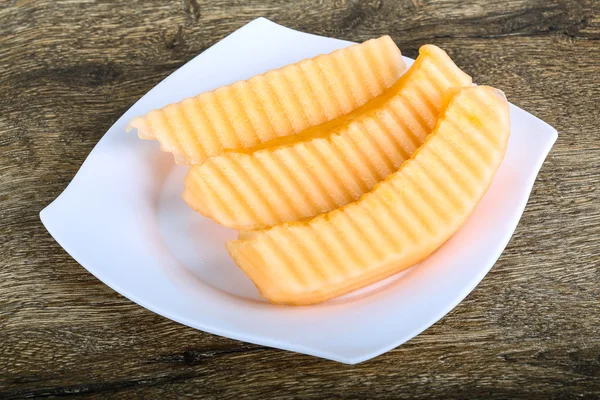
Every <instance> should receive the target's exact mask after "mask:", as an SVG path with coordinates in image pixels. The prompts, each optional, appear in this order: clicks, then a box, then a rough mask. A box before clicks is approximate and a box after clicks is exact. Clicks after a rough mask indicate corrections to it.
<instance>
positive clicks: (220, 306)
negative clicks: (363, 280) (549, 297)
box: [40, 18, 557, 364]
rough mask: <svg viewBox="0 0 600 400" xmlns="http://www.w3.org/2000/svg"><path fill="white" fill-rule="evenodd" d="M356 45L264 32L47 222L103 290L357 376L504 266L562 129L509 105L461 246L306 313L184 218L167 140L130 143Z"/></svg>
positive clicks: (114, 139)
mask: <svg viewBox="0 0 600 400" xmlns="http://www.w3.org/2000/svg"><path fill="white" fill-rule="evenodd" d="M350 44H351V43H350V42H346V41H342V40H337V39H330V38H324V37H319V36H315V35H310V34H306V33H301V32H296V31H293V30H291V29H288V28H285V27H282V26H279V25H277V24H275V23H273V22H270V21H268V20H266V19H264V18H259V19H257V20H254V21H252V22H251V23H249V24H248V25H246V26H244V27H242V28H241V29H239V30H237V31H236V32H234V33H232V34H231V35H230V36H228V37H226V38H225V39H223V40H222V41H220V42H219V43H217V44H216V45H214V46H213V47H211V48H209V49H208V50H206V51H205V52H204V53H202V54H200V55H198V56H197V57H195V58H194V59H193V60H191V61H190V62H188V63H187V64H185V65H184V66H183V67H181V68H180V69H179V70H177V71H175V72H174V73H173V74H172V75H170V76H169V77H168V78H166V79H165V80H164V81H162V82H161V83H160V84H158V85H157V86H156V87H155V88H153V89H152V90H151V91H150V92H148V93H147V94H146V95H145V96H144V97H142V98H141V99H140V100H139V101H138V102H137V103H135V105H134V106H133V107H131V108H130V109H129V110H128V111H127V112H126V113H125V114H124V115H123V116H122V117H121V118H120V119H119V120H118V121H117V122H116V123H115V124H114V125H113V126H112V127H111V128H110V129H109V130H108V132H106V134H105V135H104V137H103V138H102V140H100V142H99V143H98V144H97V145H96V147H95V148H94V150H93V151H92V153H91V154H90V155H89V157H88V158H87V159H86V161H85V162H84V164H83V166H82V167H81V169H80V170H79V172H78V173H77V175H76V176H75V178H74V179H73V181H72V182H71V183H70V184H69V186H68V187H67V189H66V190H65V191H64V192H63V193H62V194H61V195H60V196H59V197H58V198H57V199H56V200H55V201H54V202H52V204H50V205H49V206H48V207H46V208H45V209H44V210H43V211H42V212H41V213H40V217H41V219H42V222H43V223H44V225H45V226H46V228H47V229H48V231H49V232H50V234H52V236H53V237H54V238H55V239H56V241H57V242H58V243H59V244H60V245H61V246H62V247H63V248H64V249H65V250H66V251H67V252H68V253H69V254H70V255H71V256H72V257H73V258H74V259H75V260H77V262H79V263H80V264H81V265H82V266H83V267H84V268H86V269H87V270H88V271H89V272H91V273H92V274H94V275H95V276H96V277H97V278H98V279H100V280H101V281H102V282H104V283H105V284H107V285H108V286H110V287H111V288H113V289H114V290H116V291H117V292H119V293H121V294H122V295H123V296H125V297H127V298H129V299H131V300H132V301H134V302H136V303H138V304H140V305H141V306H143V307H146V308H147V309H149V310H152V311H154V312H156V313H158V314H160V315H163V316H165V317H167V318H170V319H172V320H174V321H177V322H180V323H182V324H185V325H189V326H191V327H194V328H197V329H201V330H203V331H206V332H210V333H214V334H217V335H222V336H226V337H229V338H233V339H238V340H243V341H247V342H251V343H257V344H261V345H265V346H271V347H277V348H281V349H286V350H291V351H296V352H300V353H306V354H311V355H315V356H318V357H323V358H328V359H331V360H337V361H340V362H344V363H349V364H354V363H358V362H361V361H364V360H367V359H370V358H372V357H375V356H377V355H379V354H381V353H383V352H385V351H387V350H390V349H392V348H394V347H396V346H398V345H400V344H402V343H404V342H405V341H407V340H409V339H410V338H412V337H414V336H415V335H417V334H419V333H420V332H422V331H423V330H425V329H426V328H428V327H429V326H431V325H432V324H433V323H435V322H436V321H437V320H439V319H440V318H441V317H443V316H444V315H445V314H446V313H448V312H449V311H450V310H451V309H452V308H453V307H455V306H456V305H457V304H458V303H459V302H460V301H461V300H462V299H463V298H464V297H465V296H466V295H467V294H469V292H471V290H473V288H474V287H475V286H476V285H477V284H478V283H479V282H480V281H481V279H483V277H484V276H485V274H486V273H487V272H488V271H489V270H490V268H491V267H492V265H494V263H495V262H496V260H497V259H498V257H499V256H500V254H501V252H502V250H503V249H504V247H505V246H506V244H507V243H508V241H509V239H510V237H511V235H512V233H513V232H514V230H515V227H516V226H517V223H518V221H519V218H520V217H521V214H522V213H523V209H524V207H525V204H526V202H527V198H528V197H529V193H530V191H531V188H532V185H533V182H534V180H535V177H536V175H537V173H538V170H539V168H540V166H541V165H542V162H543V161H544V158H545V157H546V155H547V154H548V152H549V151H550V148H551V147H552V145H553V143H554V141H555V140H556V138H557V134H556V131H555V130H554V129H553V128H552V127H551V126H549V125H548V124H546V123H544V122H543V121H541V120H539V119H537V118H536V117H534V116H532V115H531V114H528V113H527V112H525V111H523V110H521V109H519V108H517V107H515V106H512V105H511V109H510V111H511V119H512V121H511V129H512V135H511V138H510V143H509V146H508V151H507V153H506V157H505V159H504V162H503V164H502V166H501V168H500V170H499V171H498V173H497V175H496V177H495V179H494V182H493V184H492V186H491V188H490V189H489V191H488V193H487V194H486V196H485V197H484V199H483V201H482V202H481V203H480V204H479V206H478V207H477V209H476V210H475V212H474V213H473V214H472V216H471V217H470V218H469V220H468V222H467V223H466V224H465V226H463V227H462V228H461V229H460V231H459V232H458V233H457V234H456V235H454V236H453V237H452V239H451V240H449V241H448V242H447V243H446V244H444V246H442V247H441V248H440V249H439V250H438V251H437V252H436V253H434V254H433V255H432V256H431V257H429V258H428V259H427V260H426V261H424V262H422V263H420V264H419V265H418V266H416V267H414V268H411V269H409V270H408V271H405V272H403V273H401V274H398V275H396V276H393V277H391V278H388V279H387V280H385V281H383V282H379V283H378V284H375V285H371V286H369V287H367V288H364V289H362V290H360V291H357V292H354V293H351V294H349V295H347V296H344V297H342V298H338V299H335V300H332V301H329V302H327V303H324V304H320V305H316V306H309V307H296V308H294V307H284V306H275V305H271V304H269V303H267V302H265V301H263V300H262V299H261V298H260V297H259V296H258V293H257V291H256V289H255V288H254V286H253V284H252V282H251V281H250V280H249V279H248V278H247V277H246V276H245V275H244V274H243V273H242V272H241V271H240V270H239V269H238V268H237V267H236V265H235V264H234V263H233V261H232V260H231V259H230V257H229V256H228V254H227V252H226V251H225V248H224V246H223V243H224V241H225V240H228V239H232V238H235V237H236V236H237V234H236V232H235V231H234V230H231V229H226V228H223V227H221V226H219V225H217V224H216V223H214V222H212V221H210V220H208V219H206V218H203V217H201V216H200V215H198V214H196V213H194V212H193V211H192V210H191V209H190V208H188V207H187V206H186V204H185V203H184V202H183V200H182V199H181V197H180V193H181V192H182V190H183V177H184V175H185V173H186V170H187V167H185V166H178V165H175V164H174V162H173V157H172V156H171V155H170V154H166V153H163V152H161V151H159V146H158V143H157V142H155V141H142V140H139V139H138V138H137V137H136V135H135V132H130V133H126V132H125V126H126V124H127V123H128V121H129V120H130V119H131V118H132V117H134V116H136V115H142V114H145V113H146V112H148V111H150V110H151V109H153V108H158V107H162V106H164V105H166V104H168V103H172V102H177V101H180V100H182V99H184V98H186V97H189V96H193V95H196V94H198V93H200V92H204V91H207V90H211V89H214V88H217V87H219V86H222V85H225V84H229V83H232V82H234V81H237V80H240V79H247V78H250V77H251V76H253V75H255V74H258V73H262V72H265V71H267V70H270V69H273V68H277V67H281V66H283V65H286V64H289V63H293V62H297V61H299V60H301V59H304V58H307V57H312V56H315V55H317V54H321V53H329V52H331V51H333V50H335V49H338V48H342V47H345V46H348V45H350ZM406 61H407V63H409V64H410V63H412V60H410V59H406ZM467 72H468V71H467Z"/></svg>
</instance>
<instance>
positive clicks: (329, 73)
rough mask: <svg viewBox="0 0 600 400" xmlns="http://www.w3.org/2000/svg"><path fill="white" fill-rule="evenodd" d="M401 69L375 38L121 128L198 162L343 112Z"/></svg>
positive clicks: (389, 47) (395, 53) (390, 47)
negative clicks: (133, 130)
mask: <svg viewBox="0 0 600 400" xmlns="http://www.w3.org/2000/svg"><path fill="white" fill-rule="evenodd" d="M405 70H406V65H405V64H404V61H403V60H402V56H401V54H400V50H399V49H398V47H397V46H396V45H395V44H394V42H393V41H392V39H391V38H390V37H389V36H382V37H380V38H378V39H372V40H368V41H366V42H364V43H362V44H356V45H353V46H350V47H347V48H345V49H341V50H337V51H334V52H333V53H330V54H327V55H320V56H317V57H315V58H311V59H306V60H303V61H300V62H298V63H296V64H290V65H287V66H285V67H283V68H280V69H276V70H272V71H269V72H267V73H265V74H263V75H257V76H254V77H252V78H250V79H249V80H247V81H239V82H236V83H233V84H231V85H229V86H224V87H221V88H219V89H216V90H214V91H212V92H206V93H202V94H200V95H198V96H196V97H192V98H188V99H185V100H183V101H181V102H179V103H176V104H170V105H168V106H166V107H164V108H162V109H160V110H153V111H150V112H149V113H148V114H146V115H144V116H141V117H135V118H134V119H132V120H131V122H130V123H129V126H128V128H127V130H130V129H132V128H137V130H138V135H139V137H140V138H142V139H156V140H158V141H159V142H160V144H161V148H162V149H163V150H164V151H169V152H171V153H173V155H174V156H175V161H176V162H177V163H181V164H201V163H203V162H204V161H205V160H206V159H207V158H208V157H211V156H215V155H218V154H221V153H222V152H223V151H224V150H226V149H249V148H251V147H254V146H256V145H258V144H260V143H263V142H266V141H269V140H272V139H275V138H278V137H284V136H289V135H294V134H296V133H299V132H301V131H303V130H305V129H306V128H309V127H311V126H314V125H318V124H322V123H324V122H327V121H330V120H332V119H335V118H337V117H340V116H343V115H345V114H348V113H349V112H351V111H352V110H353V109H355V108H357V107H360V106H362V105H363V104H365V103H366V102H368V101H369V100H370V99H372V98H374V97H376V96H378V95H379V94H381V93H382V92H383V91H384V90H386V89H387V88H389V87H390V86H392V85H393V84H394V82H396V81H397V80H398V78H400V76H401V75H402V73H403V72H404V71H405Z"/></svg>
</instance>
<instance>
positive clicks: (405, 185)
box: [227, 86, 510, 305]
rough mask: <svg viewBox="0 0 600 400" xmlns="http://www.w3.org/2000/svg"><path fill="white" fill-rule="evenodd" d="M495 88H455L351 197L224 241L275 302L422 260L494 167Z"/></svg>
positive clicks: (501, 144) (502, 106)
mask: <svg viewBox="0 0 600 400" xmlns="http://www.w3.org/2000/svg"><path fill="white" fill-rule="evenodd" d="M509 134H510V133H509V111H508V103H507V101H506V98H505V97H504V94H503V93H502V92H501V91H499V90H497V89H494V88H491V87H486V86H479V87H470V88H463V89H460V90H459V91H458V92H457V94H456V95H455V96H454V97H453V98H452V99H451V100H450V103H449V105H448V106H447V108H446V109H445V111H444V112H443V115H441V117H440V120H439V122H438V124H437V126H436V128H435V130H434V132H433V133H432V134H431V135H430V137H429V138H428V139H427V141H426V142H425V143H424V144H423V145H422V147H421V148H420V149H419V150H418V151H417V152H416V153H415V154H414V155H413V156H412V158H411V159H410V160H408V161H406V162H405V163H404V164H402V166H401V167H400V169H399V170H398V171H397V172H395V173H393V174H391V175H390V176H389V177H388V178H387V179H386V180H385V181H383V182H381V183H379V184H378V185H377V186H376V187H375V188H374V189H373V190H372V191H371V192H369V193H368V194H366V195H364V196H363V197H362V198H361V199H360V200H358V201H356V202H354V203H351V204H349V205H347V206H345V207H342V208H340V209H337V210H334V211H331V212H329V213H327V214H323V215H320V216H318V217H315V218H313V219H310V220H307V221H301V222H293V223H287V224H283V225H279V226H276V227H274V228H271V229H268V230H264V231H259V232H256V233H254V234H252V235H250V236H249V237H248V238H247V239H241V240H234V241H230V242H228V243H227V250H228V251H229V253H230V254H231V256H232V257H233V258H234V260H235V262H236V263H237V264H238V265H239V266H240V268H242V269H243V270H244V271H245V272H246V273H247V274H248V276H249V277H250V278H251V279H252V280H253V281H254V283H255V284H256V286H257V287H258V289H259V291H260V293H261V294H262V295H263V296H264V297H265V298H267V299H268V300H270V301H271V302H274V303H284V304H295V305H301V304H311V303H318V302H322V301H325V300H327V299H330V298H332V297H335V296H339V295H342V294H344V293H347V292H350V291H352V290H355V289H358V288H360V287H363V286H365V285H368V284H370V283H373V282H375V281H378V280H380V279H383V278H385V277H387V276H390V275H392V274H395V273H397V272H399V271H401V270H403V269H405V268H408V267H410V266H412V265H414V264H415V263H417V262H419V261H421V260H423V259H424V258H426V257H427V256H429V255H430V254H431V253H432V252H433V251H435V250H436V249H437V248H438V247H439V246H441V245H442V244H443V243H444V242H445V241H446V240H447V239H448V238H449V237H450V236H451V235H452V234H453V233H454V232H456V230H457V229H458V228H459V227H460V226H461V225H462V224H463V223H464V222H465V220H466V219H467V217H468V216H469V214H470V213H471V212H472V211H473V209H474V208H475V206H476V205H477V203H478V202H479V201H480V199H481V198H482V196H483V195H484V193H485V192H486V190H487V188H488V187H489V185H490V183H491V181H492V178H493V176H494V174H495V172H496V170H497V169H498V167H499V165H500V163H501V161H502V158H503V157H504V153H505V150H506V145H507V142H508V138H509Z"/></svg>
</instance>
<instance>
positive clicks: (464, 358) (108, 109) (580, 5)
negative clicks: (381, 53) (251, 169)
mask: <svg viewBox="0 0 600 400" xmlns="http://www.w3.org/2000/svg"><path fill="white" fill-rule="evenodd" d="M258 16H266V17H268V18H271V19H272V20H274V21H275V22H278V23H281V24H283V25H286V26H290V27H292V28H296V29H300V30H303V31H307V32H311V33H316V34H320V35H326V36H333V37H338V38H342V39H348V40H354V41H362V40H365V39H368V38H371V37H375V36H379V35H382V34H386V33H389V34H391V36H392V37H393V38H394V40H395V41H396V43H398V45H399V46H400V47H401V49H402V50H403V52H404V53H405V54H406V55H408V56H412V57H414V56H416V54H417V50H418V47H419V46H420V45H422V44H425V43H434V44H437V45H439V46H441V47H442V48H444V49H446V50H447V51H448V52H449V53H450V55H451V56H452V57H453V58H454V59H455V61H456V62H457V64H458V65H459V66H461V67H462V68H463V69H464V70H465V71H467V72H468V73H469V74H471V75H472V76H473V77H474V79H475V81H476V82H478V83H482V84H489V85H493V86H497V87H499V88H501V89H503V90H504V91H505V92H506V93H507V96H508V98H509V99H510V100H511V101H512V102H513V103H515V104H517V105H519V106H521V107H523V108H525V109H527V110H528V111H530V112H532V113H533V114H535V115H537V116H538V117H540V118H542V119H544V120H545V121H547V122H548V123H550V124H552V125H553V126H555V127H556V128H557V129H558V131H559V139H558V141H557V143H556V145H555V147H554V149H553V150H552V152H551V154H550V157H549V158H548V160H547V161H546V163H545V164H544V166H543V167H542V171H541V173H540V175H539V177H538V180H537V181H536V185H535V187H534V190H533V193H532V196H531V199H530V201H529V204H528V205H527V208H526V210H525V214H524V216H523V218H522V220H521V222H520V224H519V226H518V228H517V231H516V233H515V236H514V237H513V238H512V240H511V242H510V243H509V245H508V247H507V249H506V250H505V252H504V253H503V255H502V257H501V258H500V260H499V261H498V263H497V264H496V266H495V267H494V268H493V269H492V271H491V272H490V274H489V275H488V276H487V277H486V278H485V279H484V281H483V282H482V283H481V284H480V285H479V286H478V288H477V289H476V290H475V291H474V292H473V293H471V294H470V295H469V296H468V297H467V299H466V300H465V301H464V302H462V303H461V304H460V305H459V306H458V307H457V308H456V309H455V310H453V311H452V312H451V313H450V314H448V315H447V316H446V317H445V318H443V319H442V320H441V321H439V322H438V323H437V324H435V325H434V326H433V327H431V328H430V329H428V330H427V331H426V332H425V333H423V334H421V335H419V336H418V337H416V338H414V339H413V340H411V341H410V342H408V343H407V344H405V345H403V346H401V347H399V348H397V349H395V350H393V351H391V352H389V353H387V354H385V355H383V356H380V357H378V358H376V359H374V360H371V361H368V362H365V363H363V364H360V365H357V366H343V365H339V364H336V363H333V362H329V361H324V360H319V359H316V358H313V357H309V356H303V355H298V354H293V353H289V352H284V351H279V350H274V349H269V348H265V347H262V346H256V345H249V344H245V343H241V342H237V341H233V340H229V339H224V338H220V337H218V336H214V335H210V334H206V333H203V332H199V331H196V330H193V329H191V328H187V327H184V326H181V325H179V324H176V323H174V322H171V321H169V320H166V319H164V318H162V317H160V316H157V315H155V314H153V313H151V312H149V311H147V310H145V309H143V308H141V307H139V306H137V305H135V304H133V303H132V302H130V301H129V300H127V299H124V298H123V297H122V296H120V295H118V294H116V293H115V292H113V291H112V290H111V289H109V288H108V287H106V286H104V285H103V284H102V283H100V282H99V281H98V280H96V279H95V278H94V277H93V276H91V275H90V274H89V273H87V272H86V271H85V270H84V269H83V268H81V267H80V266H79V265H78V264H77V263H76V262H75V261H73V260H72V259H71V258H70V256H68V255H67V254H66V253H65V252H64V251H63V250H62V249H61V248H60V247H59V246H58V244H56V242H54V240H53V239H52V238H51V237H50V235H49V234H48V233H47V232H46V231H45V229H44V228H43V226H42V225H41V223H40V221H39V218H38V213H39V211H40V210H41V209H42V208H43V207H44V206H45V205H47V204H48V203H49V202H50V201H52V200H53V199H54V198H55V197H56V196H57V195H58V194H59V193H60V192H61V191H62V190H63V189H64V188H65V187H66V185H67V184H68V182H69V181H70V180H71V179H72V177H73V176H74V174H75V173H76V172H77V169H78V168H79V166H80V165H81V163H82V162H83V160H84V159H85V157H86V156H87V155H88V154H89V152H90V151H91V149H92V148H93V146H94V145H95V144H96V143H97V141H98V140H99V139H100V138H101V137H102V135H103V134H104V132H105V131H106V130H107V129H108V128H109V127H110V125H111V124H112V123H113V122H114V121H116V119H117V118H118V117H119V116H120V115H121V114H122V113H123V112H124V111H125V110H126V109H127V108H128V107H130V106H131V105H132V104H133V103H134V102H135V101H136V100H137V99H138V98H139V97H141V96H142V95H143V94H144V93H146V92H147V91H148V90H149V89H151V88H152V87H153V86H154V85H155V84H156V83H158V82H159V81H160V80H161V79H163V78H164V77H166V76H167V75H168V74H170V73H171V72H173V71H174V70H176V69H177V68H178V67H179V66H181V65H183V64H184V63H185V62H186V61H188V60H189V59H191V58H192V57H193V56H195V55H196V54H198V53H200V52H201V51H203V50H204V49H206V48H208V47H209V46H210V45H212V44H214V43H215V42H217V41H218V40H219V39H221V38H222V37H224V36H225V35H227V34H228V33H230V32H232V31H233V30H235V29H237V28H238V27H240V26H242V25H244V24H245V23H247V22H249V21H250V20H252V19H253V18H255V17H258ZM599 74H600V3H599V2H597V1H592V0H588V1H585V0H584V1H575V0H560V1H559V0H552V1H543V0H510V1H506V2H487V1H484V0H473V1H468V2H463V1H460V0H440V1H425V0H412V1H409V0H406V1H395V2H394V1H336V2H312V1H308V0H300V1H296V2H293V3H292V2H287V1H284V0H272V1H261V2H256V1H252V2H234V1H225V0H217V1H195V0H187V1H181V2H172V3H165V2H162V1H135V2H133V1H132V2H126V3H125V2H124V3H119V4H118V5H115V4H114V3H112V2H95V1H85V0H77V1H76V0H63V1H51V0H40V1H27V0H24V1H8V2H5V3H4V4H3V5H0V93H2V96H1V97H0V109H1V110H2V112H1V113H0V398H21V397H49V396H67V395H79V396H81V397H94V398H96V397H97V398H103V397H106V398H130V397H132V396H140V397H144V398H157V399H159V398H160V399H162V398H168V397H176V396H177V397H184V396H203V397H205V398H215V399H217V398H219V399H221V398H255V397H257V398H293V397H301V398H323V397H325V398H342V397H348V398H372V397H381V398H449V397H450V398H465V397H472V398H482V397H486V398H487V397H489V398H514V397H522V398H549V397H553V398H561V397H568V398H571V397H583V398H597V396H600V328H599V326H600V301H599V300H600V201H599V200H600V199H599V185H600V127H599V125H600V124H599V122H600V102H599V99H600V84H599V81H598V75H599Z"/></svg>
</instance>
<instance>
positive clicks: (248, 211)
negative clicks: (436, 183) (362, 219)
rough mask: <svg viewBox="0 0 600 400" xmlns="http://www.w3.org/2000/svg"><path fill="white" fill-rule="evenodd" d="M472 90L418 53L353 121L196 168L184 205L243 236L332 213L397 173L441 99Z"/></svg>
mask: <svg viewBox="0 0 600 400" xmlns="http://www.w3.org/2000/svg"><path fill="white" fill-rule="evenodd" d="M470 84H471V78H470V77H469V76H468V75H467V74H465V73H464V72H462V71H461V70H460V69H459V68H458V67H457V66H456V65H455V64H454V63H453V62H452V60H451V59H450V57H448V55H447V54H446V53H445V52H444V51H443V50H441V49H440V48H438V47H436V46H432V45H426V46H423V47H422V48H421V49H420V54H419V57H418V58H417V60H416V62H415V63H414V65H413V66H412V67H411V68H410V69H409V70H408V72H407V73H406V74H405V75H404V76H403V77H402V78H401V79H400V80H399V81H398V82H397V83H396V84H395V85H394V86H393V87H392V88H390V89H388V90H387V91H386V92H385V93H384V94H383V95H381V96H379V97H377V98H376V99H373V100H372V101H370V102H369V103H367V104H366V105H365V106H363V107H361V108H359V109H357V110H355V111H353V112H352V113H351V114H349V115H347V116H344V117H341V118H338V119H337V120H334V121H331V122H328V123H326V124H323V125H320V126H316V127H313V128H310V129H308V130H307V131H305V132H302V133H300V134H298V135H295V136H290V137H287V138H282V139H278V140H276V141H271V142H267V143H265V144H263V145H262V146H261V147H262V148H261V149H258V150H256V149H255V150H254V151H253V152H248V153H237V152H236V153H233V152H228V153H225V154H223V155H221V156H218V157H213V158H210V159H209V160H208V161H206V162H205V163H204V164H202V165H197V166H193V167H192V168H191V169H190V171H189V173H188V175H187V177H186V181H185V183H186V184H185V191H184V193H183V198H184V199H185V200H186V202H187V203H188V204H189V205H190V206H191V207H192V208H193V209H195V210H197V211H198V212H200V213H201V214H203V215H205V216H208V217H211V218H213V219H214V220H216V221H217V222H219V223H221V224H223V225H225V226H229V227H233V228H236V229H242V230H256V229H264V228H267V227H270V226H274V225H278V224H281V223H284V222H288V221H297V220H300V219H303V218H309V217H313V216H316V215H318V214H321V213H324V212H328V211H331V210H333V209H335V208H337V207H341V206H343V205H345V204H348V203H350V202H353V201H356V200H358V199H359V198H360V196H362V195H363V194H365V193H366V192H368V191H369V190H371V189H372V188H373V187H374V186H375V185H376V184H377V183H378V182H380V181H381V180H383V179H385V178H386V177H387V176H388V175H389V174H391V173H392V172H394V171H396V170H397V169H398V167H400V165H401V164H402V163H403V162H404V161H405V160H406V159H407V158H410V156H411V155H412V154H413V153H414V151H415V150H416V149H417V148H418V147H419V146H420V145H421V144H422V143H423V142H424V141H425V138H426V137H427V135H428V134H429V133H431V131H432V129H433V128H434V125H435V122H436V120H437V118H438V115H439V112H440V109H441V108H442V98H443V95H444V93H445V92H446V91H447V90H449V89H451V88H456V87H464V86H469V85H470ZM292 140H294V141H292ZM282 142H283V143H282ZM289 142H291V143H289Z"/></svg>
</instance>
